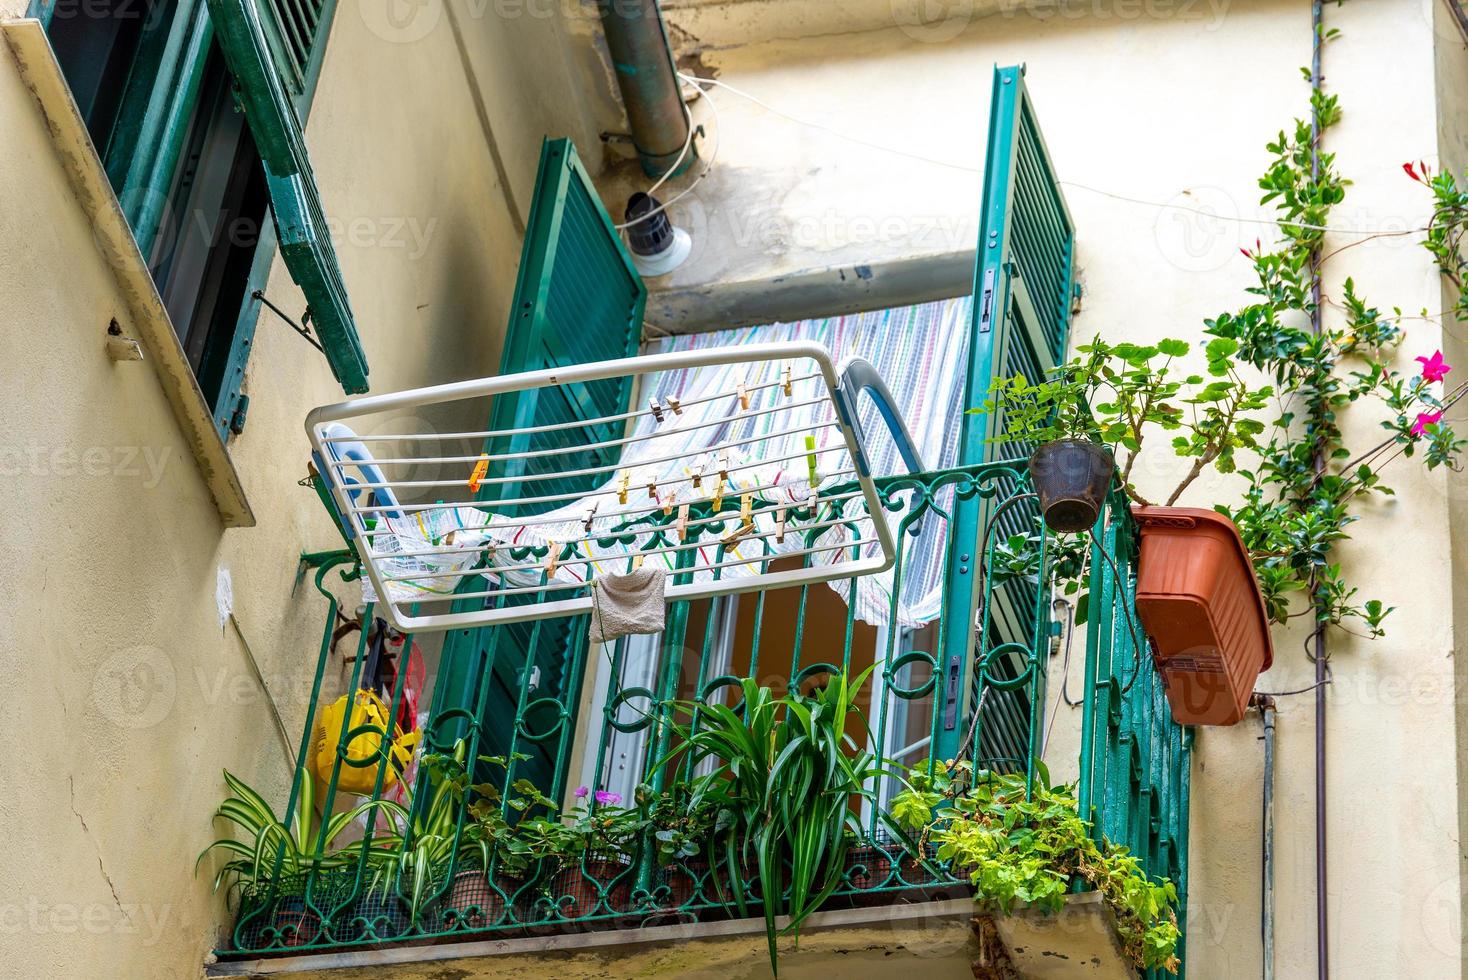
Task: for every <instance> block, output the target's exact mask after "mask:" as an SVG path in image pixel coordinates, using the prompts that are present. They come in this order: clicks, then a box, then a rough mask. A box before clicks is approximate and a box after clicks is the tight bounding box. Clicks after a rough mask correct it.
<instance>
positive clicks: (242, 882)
mask: <svg viewBox="0 0 1468 980" xmlns="http://www.w3.org/2000/svg"><path fill="white" fill-rule="evenodd" d="M224 781H225V784H226V785H227V786H228V787H229V789H230V792H231V795H230V796H229V797H227V798H226V799H225V800H224V802H222V803H221V804H220V805H219V808H218V809H217V810H215V812H214V816H215V817H218V818H222V819H224V820H226V821H228V822H229V823H232V824H234V826H235V828H236V829H237V831H238V833H239V836H237V837H221V838H219V839H218V840H216V841H214V842H213V843H211V844H210V845H209V846H208V847H206V848H204V850H203V851H201V852H200V854H199V856H198V858H197V859H196V860H195V862H194V869H195V872H197V871H198V868H199V866H200V865H201V864H202V863H203V861H204V859H205V858H206V857H208V856H209V855H211V854H213V853H215V852H222V853H224V854H227V855H229V856H230V857H229V860H227V861H226V862H225V863H224V864H223V865H221V866H220V868H219V870H218V871H217V872H216V873H215V876H214V887H215V889H216V890H217V889H219V888H220V887H221V886H223V885H225V883H226V882H228V883H229V887H230V888H231V889H247V890H249V891H250V892H251V893H252V894H254V895H256V896H259V897H261V903H262V904H261V906H260V908H258V909H257V910H256V911H255V913H254V914H247V915H246V916H245V917H244V919H246V920H251V921H252V922H253V923H254V924H255V925H254V928H255V929H258V934H259V935H260V936H261V937H262V938H263V939H264V942H263V943H262V947H263V948H269V947H271V946H274V945H277V944H278V945H282V946H288V947H297V946H303V945H308V944H310V943H312V942H314V941H315V940H316V939H317V938H318V937H319V936H320V935H321V932H322V920H321V913H322V912H327V913H330V912H331V911H333V910H332V909H331V908H329V907H328V904H329V903H326V902H323V901H322V897H321V896H320V895H319V894H317V893H315V884H316V883H317V882H319V881H320V880H321V878H319V877H318V876H319V875H320V874H321V873H322V872H326V873H327V874H330V873H331V872H333V871H340V870H341V869H345V868H349V867H351V866H352V865H354V864H357V863H364V864H365V867H366V868H367V869H368V870H369V871H374V872H375V871H376V869H379V868H381V867H382V866H383V865H384V864H386V863H387V862H389V861H391V860H392V857H393V850H392V848H393V844H392V841H393V838H392V837H390V836H389V837H384V838H381V839H374V840H373V841H371V842H370V843H368V844H367V845H365V847H364V845H362V844H361V843H360V842H358V843H355V844H353V845H351V846H349V847H347V848H345V849H341V850H333V849H332V848H333V845H334V843H335V842H336V840H337V838H339V837H340V836H341V834H342V832H343V831H345V830H346V829H347V827H349V826H351V825H352V824H353V823H354V822H355V821H356V820H357V818H358V817H360V816H362V815H364V814H367V813H371V812H373V811H377V810H381V811H383V812H384V813H386V814H387V815H388V816H389V817H390V818H391V817H397V818H406V816H407V814H406V812H405V811H404V810H403V808H402V807H401V806H399V805H398V804H397V803H395V802H393V801H391V800H366V801H364V802H362V803H359V804H358V805H357V806H355V807H353V808H352V809H351V810H348V811H345V812H342V813H334V814H332V815H331V816H330V817H329V818H328V819H327V820H326V823H325V826H324V827H322V826H320V825H319V824H318V823H317V819H316V809H315V799H314V787H313V784H312V780H311V779H310V778H309V777H307V778H302V779H301V780H300V792H299V793H298V794H297V797H296V805H295V809H294V810H293V812H292V813H291V815H290V818H289V821H283V820H281V819H280V818H279V817H278V816H277V815H276V814H275V811H274V809H273V808H272V807H271V806H270V804H268V803H266V802H265V798H264V797H263V796H261V795H260V794H259V793H258V792H256V791H255V790H254V789H252V788H251V787H250V786H249V785H247V784H246V783H245V782H244V781H243V780H241V779H240V778H239V777H237V776H235V775H234V774H233V773H231V772H229V771H228V770H225V772H224ZM318 846H319V847H320V851H319V853H318V851H317V848H318ZM298 890H299V894H297V893H296V892H297V891H298ZM262 922H263V923H266V924H263V925H261V923H262ZM252 931H253V930H252Z"/></svg>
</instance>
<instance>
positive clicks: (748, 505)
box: [739, 493, 754, 524]
mask: <svg viewBox="0 0 1468 980" xmlns="http://www.w3.org/2000/svg"><path fill="white" fill-rule="evenodd" d="M753 516H754V495H753V494H749V493H746V494H741V495H740V496H739V520H740V521H741V522H742V523H744V524H748V523H749V522H750V519H751V518H752V517H753Z"/></svg>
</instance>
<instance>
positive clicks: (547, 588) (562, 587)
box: [413, 538, 880, 604]
mask: <svg viewBox="0 0 1468 980" xmlns="http://www.w3.org/2000/svg"><path fill="white" fill-rule="evenodd" d="M878 543H880V542H878V540H877V539H876V538H858V539H856V540H855V541H847V542H844V543H842V544H830V545H822V546H821V547H819V548H801V549H799V550H796V551H781V552H778V553H775V554H768V555H758V556H756V557H754V558H739V559H736V560H734V561H719V562H710V563H709V564H706V565H690V566H688V567H687V568H670V569H668V570H667V571H666V572H664V573H663V574H664V575H666V576H667V577H669V578H672V577H673V576H676V575H695V574H697V573H699V572H712V571H715V570H717V569H720V568H734V567H736V566H739V565H753V564H755V563H756V562H762V561H778V560H779V559H781V558H800V557H801V556H803V555H819V554H824V553H825V552H828V551H844V550H846V549H848V548H850V549H861V548H864V547H866V546H867V545H869V544H878ZM712 544H713V542H705V543H704V544H701V545H692V546H690V547H693V548H707V547H710V546H711V545H712ZM679 550H683V551H687V550H689V549H688V548H687V547H685V548H681V549H679ZM649 554H651V552H649ZM631 557H632V553H629V554H626V555H622V556H619V557H616V558H608V559H606V560H607V561H608V562H612V561H626V560H627V559H628V558H631ZM563 564H571V562H569V561H568V562H564V563H563ZM532 567H538V566H532ZM486 571H487V570H486ZM476 574H477V573H476ZM836 577H837V578H840V577H842V576H839V575H838V576H836ZM593 581H595V579H594V578H591V579H587V580H585V581H583V582H546V583H545V584H544V585H517V586H513V587H511V588H508V589H494V590H492V591H489V592H455V593H449V594H447V595H444V594H432V595H426V596H415V597H414V598H413V601H414V602H416V603H420V604H421V603H425V602H457V601H459V600H460V599H497V598H499V597H500V596H506V595H527V594H529V593H531V592H565V591H568V590H570V589H584V588H587V587H588V586H589V585H591V583H592V582H593ZM735 581H747V580H737V579H736V580H735ZM665 594H666V593H665Z"/></svg>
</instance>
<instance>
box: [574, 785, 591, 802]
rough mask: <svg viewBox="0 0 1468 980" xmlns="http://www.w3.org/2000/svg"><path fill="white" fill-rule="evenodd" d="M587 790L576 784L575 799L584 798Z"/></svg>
mask: <svg viewBox="0 0 1468 980" xmlns="http://www.w3.org/2000/svg"><path fill="white" fill-rule="evenodd" d="M589 792H590V790H588V789H587V788H586V787H585V786H578V787H576V799H578V800H584V799H586V794H587V793H589Z"/></svg>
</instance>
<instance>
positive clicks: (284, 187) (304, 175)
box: [208, 0, 368, 394]
mask: <svg viewBox="0 0 1468 980" xmlns="http://www.w3.org/2000/svg"><path fill="white" fill-rule="evenodd" d="M208 2H209V15H210V17H211V19H212V20H213V22H214V31H215V36H216V37H217V38H218V39H219V46H220V49H221V51H222V52H223V53H224V59H225V61H226V63H227V64H228V65H229V69H230V72H231V73H232V74H233V75H234V77H235V83H236V86H237V92H238V98H239V102H240V105H241V106H242V107H243V108H244V111H245V119H246V121H247V122H248V123H249V126H250V133H251V135H252V136H253V137H254V138H255V145H256V147H257V148H258V149H259V151H260V157H261V159H262V160H263V161H264V164H265V171H266V176H267V178H268V181H269V185H270V201H271V211H272V213H273V214H274V216H275V226H276V232H277V235H278V237H279V239H280V248H281V257H282V258H283V259H284V261H285V265H286V268H287V269H288V270H289V271H290V274H291V278H292V279H293V280H295V283H296V285H297V286H299V287H300V289H301V293H302V294H303V295H304V296H305V298H306V307H307V315H308V317H309V319H310V320H311V322H312V324H313V325H314V327H315V330H316V334H317V336H318V338H319V339H320V341H321V346H322V348H323V349H324V351H325V354H326V360H327V363H328V364H330V365H331V371H332V374H334V375H335V376H336V379H337V381H338V382H340V383H341V386H342V388H343V389H344V390H345V391H346V392H347V393H348V394H358V393H361V392H364V391H366V390H367V386H368V385H367V370H368V369H367V356H366V353H365V351H364V350H363V348H362V342H361V339H360V337H359V336H358V334H357V326H356V321H355V320H354V318H353V316H352V310H351V306H350V304H349V303H348V302H347V293H346V288H345V285H344V284H343V280H342V274H341V268H340V265H339V263H338V262H337V257H336V249H335V248H334V247H333V246H332V244H331V239H330V237H329V236H328V234H327V224H326V218H325V214H324V211H323V209H322V206H321V199H320V194H319V192H318V190H317V187H316V181H315V178H314V177H313V176H312V174H311V162H310V156H309V155H308V154H307V152H306V139H305V133H304V130H303V127H302V126H301V121H300V118H299V116H297V114H296V108H295V105H296V100H295V97H296V96H298V95H300V94H301V93H302V92H303V91H304V89H305V65H306V63H307V61H308V60H309V58H308V55H309V52H310V51H311V49H312V48H311V46H312V43H313V42H314V41H315V39H314V38H309V37H303V38H301V39H300V41H299V45H298V46H297V47H295V48H294V51H295V52H297V53H293V42H292V40H291V37H290V32H291V30H292V25H290V24H282V23H281V20H282V19H286V20H289V18H288V17H286V18H282V17H281V16H280V14H279V9H280V8H279V5H278V3H276V2H275V0H267V2H268V3H269V6H268V7H267V8H266V9H265V12H268V16H263V13H264V12H262V9H261V8H259V7H257V6H256V5H255V2H254V0H208Z"/></svg>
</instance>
